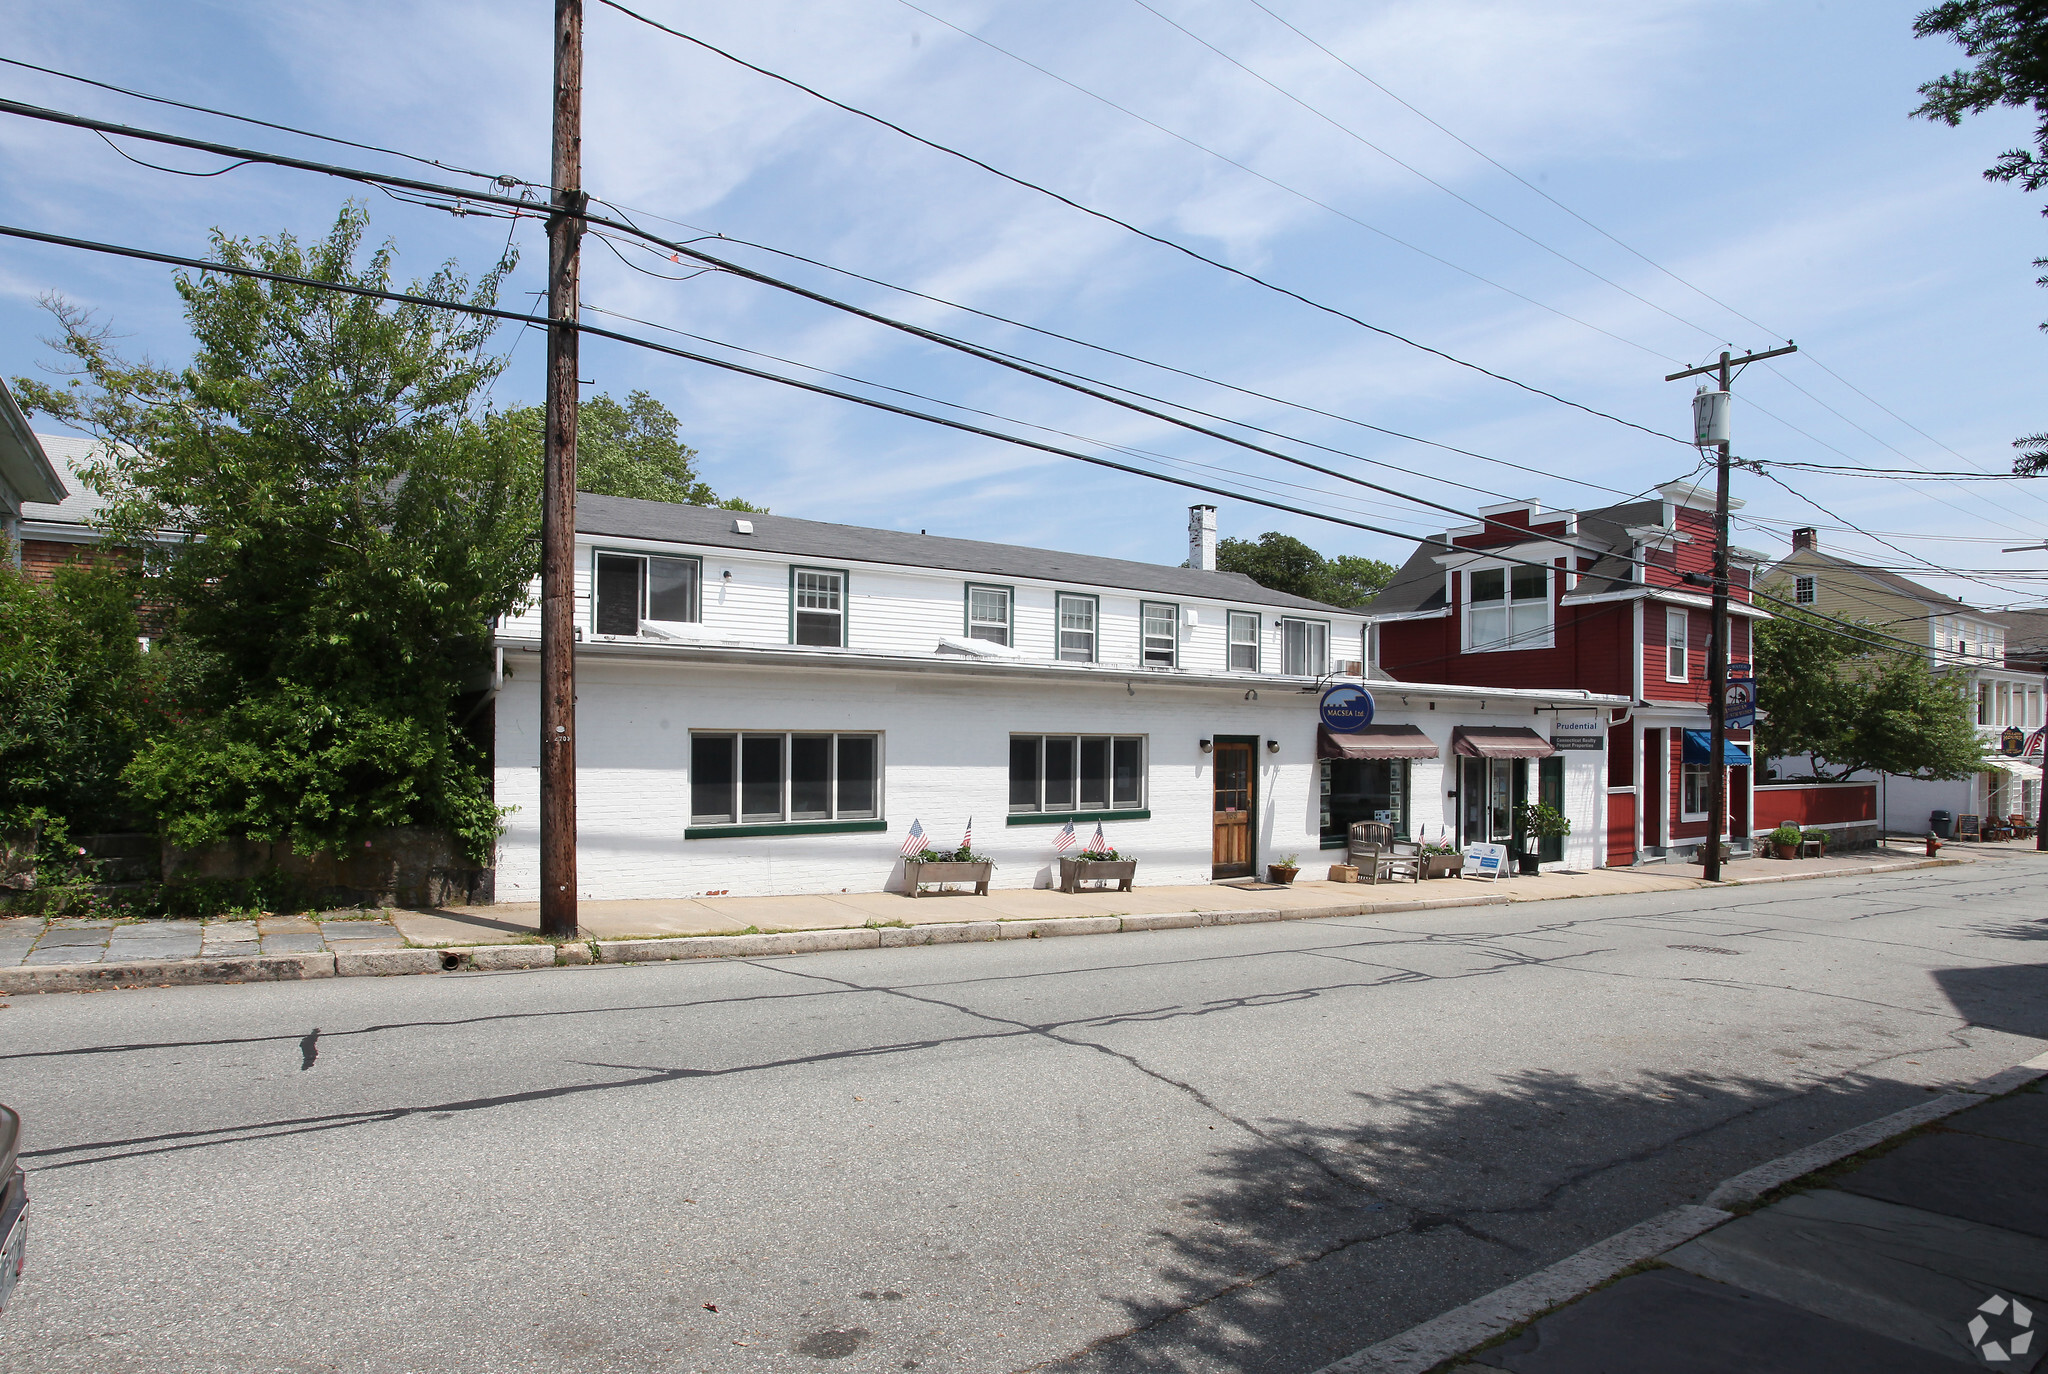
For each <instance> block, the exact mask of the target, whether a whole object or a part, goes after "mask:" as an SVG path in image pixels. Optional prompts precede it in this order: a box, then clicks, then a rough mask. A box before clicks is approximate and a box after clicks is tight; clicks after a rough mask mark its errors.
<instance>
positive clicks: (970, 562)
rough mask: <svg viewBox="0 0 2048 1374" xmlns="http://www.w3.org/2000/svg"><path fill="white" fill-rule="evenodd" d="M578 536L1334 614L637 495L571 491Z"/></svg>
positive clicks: (1216, 587) (1217, 590) (1108, 561)
mask: <svg viewBox="0 0 2048 1374" xmlns="http://www.w3.org/2000/svg"><path fill="white" fill-rule="evenodd" d="M735 518H738V519H742V520H750V521H752V522H753V525H754V532H753V533H752V534H735V533H733V529H732V522H733V520H734V519H735ZM576 530H577V533H579V534H588V535H599V536H603V535H610V536H612V537H613V538H617V539H659V540H668V541H672V542H674V543H678V544H694V545H699V546H705V547H710V548H722V549H745V550H749V551H752V552H756V553H780V554H789V555H791V556H793V557H797V558H812V559H817V560H819V561H821V562H829V561H832V560H846V561H859V562H865V563H896V564H901V565H904V566H906V567H913V568H944V569H947V570H949V571H957V572H966V573H978V574H980V575H982V576H985V577H1028V578H1032V579H1034V580H1037V581H1043V582H1065V583H1069V584H1073V585H1076V586H1087V587H1119V588H1127V589H1129V590H1132V591H1139V592H1154V593H1157V594H1158V595H1161V596H1186V597H1201V598H1203V599H1205V600H1211V601H1237V602H1242V603H1245V604H1248V605H1258V606H1278V607H1281V608H1283V609H1288V610H1305V611H1334V610H1341V609H1342V608H1341V607H1336V606H1326V605H1324V604H1323V603H1322V602H1320V601H1310V600H1308V599H1306V598H1304V597H1299V596H1290V595H1288V594H1287V593H1286V592H1276V591H1273V590H1271V589H1269V588H1266V587H1261V586H1260V585H1259V584H1258V583H1256V582H1254V581H1252V580H1251V579H1250V578H1249V577H1246V576H1244V575H1243V574H1242V573H1222V572H1202V571H1199V570H1197V569H1194V568H1169V567H1162V566H1161V565H1159V564H1157V563H1138V562H1133V561H1131V560H1129V559H1124V558H1101V557H1097V556H1096V555H1094V554H1085V553H1061V552H1059V551H1057V550H1053V549H1033V548H1026V547H1023V546H1022V545H1017V544H989V543H984V542H982V541H981V540H978V539H949V538H946V537H944V536H941V535H927V534H908V533H905V532H904V531H902V530H878V529H868V528H866V527H864V526H861V525H834V524H828V523H826V522H825V521H822V520H798V519H795V518H794V517H791V516H787V515H749V514H746V513H744V512H734V511H729V510H717V509H712V508H709V507H705V506H682V505H674V504H671V503H669V502H666V501H635V500H631V499H629V498H626V497H623V496H593V495H590V494H588V493H584V492H579V493H577V496H576Z"/></svg>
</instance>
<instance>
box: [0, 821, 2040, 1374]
mask: <svg viewBox="0 0 2048 1374" xmlns="http://www.w3.org/2000/svg"><path fill="white" fill-rule="evenodd" d="M2044 896H2048V861H2043V860H2039V859H2032V858H2026V857H2020V858H2016V859H2012V860H2002V861H1996V862H1985V863H1980V864H1976V865H1972V866H1969V867H1964V868H1948V869H1935V870H1926V871H1921V872H1916V873H1911V874H1905V875H1900V876H1897V877H1892V878H1860V879H1839V880H1835V879H1831V880H1821V881H1815V882H1803V883H1789V884H1782V885H1774V886H1766V887H1750V888H1745V889H1738V890H1730V891H1718V892H1688V893H1667V894H1655V895H1649V896H1642V897H1631V898H1595V899H1585V900H1578V901H1570V902H1551V903H1538V904H1529V905H1521V906H1516V907H1512V908H1501V907H1492V908H1484V907H1482V908H1470V909H1466V910H1462V911H1442V912H1418V913H1411V914H1408V915H1406V916H1401V917H1385V918H1378V919H1364V918H1360V919H1354V920H1336V921H1317V922H1302V923H1288V924H1279V925H1255V926H1240V927H1234V928H1223V929H1211V930H1196V931H1172V932H1160V933H1155V934H1149V935H1125V936H1111V937H1102V938H1090V939H1062V940H1047V941H1011V942H1004V943H1001V944H995V945H954V946H941V947H936V948H918V949H905V950H885V951H869V952H862V953H849V954H822V955H809V956H802V957H793V958H779V959H762V960H753V961H747V962H718V963H712V962H705V963H693V964H679V965H677V964H671V965H658V966H647V967H638V968H604V967H600V968H593V969H570V970H550V971H543V972H537V973H521V974H497V975H492V974H472V975H449V976H442V977H413V978H391V979H364V978H356V979H340V980H335V981H328V982H315V983H305V984H297V985H284V984H271V985H252V986H241V987H200V988H176V989H160V990H154V991H134V992H101V993H91V994H53V995H44V996H28V997H16V998H14V999H13V1001H12V1006H11V1007H8V1008H7V1009H5V1010H0V1100H5V1101H7V1102H9V1103H11V1104H13V1105H15V1106H17V1107H18V1108H20V1109H21V1111H22V1113H23V1116H24V1118H25V1122H26V1124H25V1134H26V1137H27V1138H26V1141H25V1150H26V1152H27V1160H26V1162H27V1163H28V1164H29V1166H30V1167H31V1169H32V1174H31V1188H32V1192H33V1196H34V1199H35V1203H34V1206H35V1211H34V1215H33V1231H32V1234H31V1241H30V1244H31V1250H30V1260H31V1264H30V1269H29V1272H28V1275H27V1277H26V1278H25V1280H24V1282H23V1286H22V1288H21V1289H20V1290H19V1291H18V1292H17V1294H16V1297H15V1305H14V1306H13V1307H12V1308H11V1309H10V1310H9V1311H8V1312H7V1314H6V1315H5V1317H4V1318H0V1364H4V1365H5V1367H6V1368H7V1369H8V1370H9V1371H12V1372H13V1374H29V1371H37V1372H38V1374H41V1372H42V1371H86V1370H90V1371H94V1374H122V1372H125V1371H145V1370H146V1371H150V1374H167V1372H168V1374H182V1371H202V1370H204V1371H213V1370H222V1371H229V1370H232V1371H257V1370H260V1371H323V1370H347V1371H358V1370H360V1371H376V1372H377V1374H384V1372H385V1371H417V1372H418V1374H428V1371H433V1372H434V1374H454V1372H463V1374H466V1372H467V1371H550V1372H551V1374H552V1372H553V1371H568V1372H570V1374H581V1372H582V1371H636V1372H637V1371H642V1370H648V1371H684V1370H706V1371H710V1370H717V1371H728V1370H732V1371H755V1370H760V1371H784V1370H822V1369H839V1370H847V1371H855V1370H860V1371H869V1370H877V1371H878V1370H899V1369H902V1370H908V1369H920V1370H928V1371H972V1372H973V1374H981V1372H982V1371H1009V1370H1027V1369H1056V1370H1062V1371H1075V1372H1076V1374H1079V1372H1080V1371H1087V1372H1088V1374H1113V1372H1114V1374H1120V1372H1121V1371H1135V1370H1155V1369H1158V1370H1167V1369H1170V1370H1176V1371H1180V1370H1189V1371H1222V1370H1245V1371H1252V1370H1256V1371H1284V1372H1286V1374H1305V1371H1309V1370H1313V1369H1315V1368H1317V1367H1318V1366H1320V1365H1321V1364H1323V1363H1324V1362H1326V1361H1328V1360H1330V1359H1332V1358H1335V1357H1336V1356H1339V1355H1342V1354H1344V1353H1347V1352H1349V1351H1351V1350H1353V1349H1356V1348H1358V1347H1360V1346H1362V1345H1366V1344H1369V1343H1370V1342H1372V1341H1374V1340H1377V1339H1379V1338H1381V1337H1384V1336H1387V1335H1390V1334H1393V1333H1395V1332H1397V1331H1400V1330H1402V1329H1403V1328H1405V1327H1407V1326H1409V1325H1412V1324H1413V1323H1415V1322H1417V1321H1420V1320H1423V1319H1425V1318H1428V1317H1430V1316H1433V1315H1435V1314H1436V1313H1438V1312H1440V1311H1442V1310H1444V1309H1446V1308H1448V1307H1451V1306H1454V1305H1456V1304H1458V1303H1460V1302H1463V1301H1465V1300H1467V1299H1469V1298H1472V1297H1474V1296H1477V1295H1478V1294H1480V1293H1483V1292H1486V1291H1488V1290H1490V1289H1492V1288H1495V1287H1497V1286H1499V1285H1500V1284H1501V1283H1503V1282H1505V1281H1507V1280H1509V1279H1512V1278H1514V1277H1516V1276H1518V1275H1521V1274H1525V1273H1527V1272H1529V1271H1531V1270H1533V1269H1536V1268H1539V1267H1541V1266H1543V1265H1545V1264H1547V1263H1549V1262H1551V1261H1552V1260H1554V1259H1557V1258H1558V1257H1560V1256H1562V1255H1564V1254H1567V1253H1569V1252H1571V1251H1573V1250H1575V1249H1578V1248H1580V1247H1582V1246H1584V1245H1586V1244H1588V1243H1590V1242H1591V1241H1593V1240H1596V1239H1599V1238H1600V1237H1602V1236H1605V1235H1608V1234H1610V1233H1612V1232H1614V1231H1616V1230H1619V1229H1621V1228H1622V1227H1625V1226H1628V1225H1630V1224H1632V1223H1634V1222H1636V1221H1639V1220H1642V1219H1643V1218H1645V1217H1648V1216H1651V1215H1653V1214H1655V1213H1657V1212H1659V1211H1661V1210H1663V1209H1665V1208H1667V1207H1670V1206H1673V1205H1676V1204H1678V1203H1681V1202H1686V1201H1696V1200H1698V1199H1699V1198H1700V1197H1701V1196H1702V1195H1704V1193H1705V1192H1706V1191H1708V1190H1709V1189H1710V1188H1711V1187H1712V1186H1713V1185H1714V1184H1715V1183H1716V1182H1718V1181H1719V1180H1721V1179H1723V1178H1725V1177H1727V1176H1729V1175H1731V1174H1734V1173H1737V1172H1739V1171H1740V1170H1742V1169H1744V1168H1747V1167H1749V1166H1751V1165H1753V1164H1756V1163H1759V1162H1761V1161H1763V1160H1765V1159H1768V1158H1771V1157H1774V1156H1776V1155H1778V1154H1781V1153H1783V1152H1785V1151H1786V1150H1789V1149H1792V1148H1795V1147H1797V1146H1799V1145H1802V1144H1805V1143H1807V1142H1809V1141H1811V1140H1814V1139H1817V1138H1819V1137H1821V1136H1823V1135H1827V1134H1830V1133H1832V1132H1834V1131H1836V1130H1839V1129H1841V1128H1843V1127H1845V1126H1848V1125H1852V1124H1855V1123H1857V1122H1861V1121H1865V1120H1868V1119H1870V1118H1873V1117H1876V1116H1879V1115H1881V1114H1883V1113H1885V1112H1888V1111H1891V1110H1894V1109H1896V1108H1898V1107H1900V1106H1903V1105H1906V1104H1908V1103H1910V1102H1914V1101H1917V1100H1920V1099H1922V1098H1924V1097H1925V1095H1926V1093H1927V1092H1928V1090H1929V1089H1930V1088H1932V1087H1935V1086H1938V1085H1945V1084H1950V1083H1957V1082H1963V1081H1968V1080H1971V1079H1974V1078H1976V1077H1979V1076H1981V1075H1984V1074H1987V1073H1990V1072H1993V1071H1995V1070H1997V1069H2000V1068H2004V1067H2006V1066H2007V1065H2010V1064H2012V1063H2015V1062H2017V1061H2019V1060H2023V1059H2026V1058H2029V1057H2031V1056H2032V1055H2034V1054H2037V1053H2039V1052H2040V1050H2041V1049H2042V1043H2041V1042H2042V1041H2043V1040H2044V1039H2048V963H2044V961H2043V955H2044V954H2048V943H2043V941H2044V940H2048V920H2043V918H2042V916H2043V913H2044V912H2048V905H2044V902H2043V898H2044Z"/></svg>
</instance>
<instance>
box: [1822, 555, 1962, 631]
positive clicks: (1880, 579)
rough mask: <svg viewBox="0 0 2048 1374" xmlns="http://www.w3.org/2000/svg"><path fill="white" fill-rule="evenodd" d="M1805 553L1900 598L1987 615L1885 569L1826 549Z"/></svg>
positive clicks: (1948, 609) (1951, 609) (1952, 609)
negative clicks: (1867, 580) (1854, 574)
mask: <svg viewBox="0 0 2048 1374" xmlns="http://www.w3.org/2000/svg"><path fill="white" fill-rule="evenodd" d="M1804 552H1805V553H1807V554H1809V555H1811V556H1813V557H1815V558H1820V559H1823V560H1825V561H1827V562H1829V563H1832V564H1834V566H1836V567H1838V568H1841V569H1843V570H1845V571H1848V572H1853V573H1860V574H1862V575H1863V576H1864V577H1867V578H1869V579H1870V580H1871V581H1872V582H1875V583H1877V584H1878V585H1879V586H1882V587H1887V588H1889V589H1890V590H1892V591H1895V592H1897V593H1898V594H1899V595H1900V596H1910V597H1912V598H1913V599H1914V600H1915V601H1924V602H1926V603H1927V604H1928V605H1930V606H1938V607H1940V608H1941V609H1942V610H1944V611H1951V612H1959V613H1962V614H1967V615H1984V614H1986V613H1985V612H1983V611H1980V610H1977V609H1976V608H1975V607H1973V606H1970V605H1969V604H1967V603H1966V602H1962V601H1958V600H1956V599H1955V598H1954V597H1952V596H1944V595H1943V594H1942V593H1940V592H1938V591H1935V590H1934V589H1933V588H1932V587H1923V586H1921V585H1920V584H1919V583H1918V582H1915V581H1914V580H1913V579H1912V578H1910V577H1901V576H1899V575H1898V574H1897V573H1895V572H1887V571H1886V570H1885V569H1883V568H1873V567H1871V566H1869V565H1868V564H1865V563H1852V562H1851V561H1850V560H1848V559H1846V558H1841V557H1838V556H1836V555H1835V554H1831V553H1829V552H1827V551H1826V550H1825V549H1807V550H1804Z"/></svg>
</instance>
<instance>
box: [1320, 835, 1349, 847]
mask: <svg viewBox="0 0 2048 1374" xmlns="http://www.w3.org/2000/svg"><path fill="white" fill-rule="evenodd" d="M1321 847H1322V848H1324V849H1349V848H1350V847H1351V837H1350V836H1349V835H1325V836H1323V843H1322V846H1321Z"/></svg>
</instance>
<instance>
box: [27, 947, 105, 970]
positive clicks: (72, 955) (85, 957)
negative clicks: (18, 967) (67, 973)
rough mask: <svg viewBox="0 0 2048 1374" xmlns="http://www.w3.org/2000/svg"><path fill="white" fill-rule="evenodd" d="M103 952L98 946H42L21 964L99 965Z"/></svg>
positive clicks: (31, 951)
mask: <svg viewBox="0 0 2048 1374" xmlns="http://www.w3.org/2000/svg"><path fill="white" fill-rule="evenodd" d="M102 952H103V951H102V950H101V949H100V947H99V946H98V945H51V946H50V947H49V948H47V949H45V948H43V947H41V946H40V945H39V946H37V947H36V948H35V949H32V950H30V951H29V953H28V957H27V958H25V959H23V960H22V961H21V962H22V964H23V965H24V966H26V965H31V964H97V963H98V962H99V961H100V954H101V953H102Z"/></svg>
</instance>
